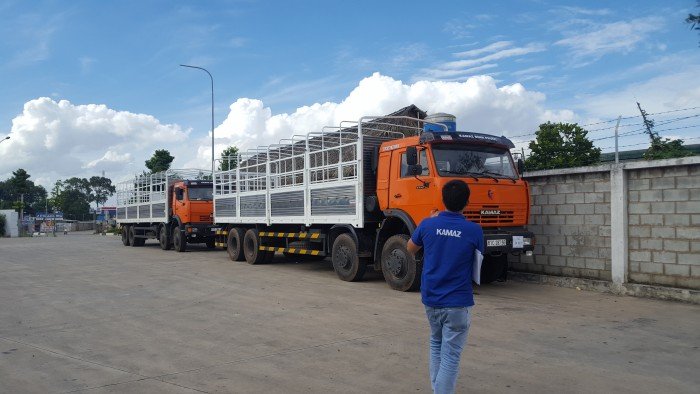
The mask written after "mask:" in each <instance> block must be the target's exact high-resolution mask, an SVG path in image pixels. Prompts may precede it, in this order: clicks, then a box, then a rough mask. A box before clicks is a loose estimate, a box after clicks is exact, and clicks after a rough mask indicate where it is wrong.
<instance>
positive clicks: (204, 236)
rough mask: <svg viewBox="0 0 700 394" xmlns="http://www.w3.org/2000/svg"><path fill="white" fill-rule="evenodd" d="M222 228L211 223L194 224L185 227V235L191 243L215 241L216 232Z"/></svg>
mask: <svg viewBox="0 0 700 394" xmlns="http://www.w3.org/2000/svg"><path fill="white" fill-rule="evenodd" d="M220 229H221V226H215V225H213V224H210V223H193V224H188V225H185V233H186V234H187V240H188V241H191V242H197V241H201V242H205V241H207V240H209V239H213V238H214V236H215V235H216V230H220Z"/></svg>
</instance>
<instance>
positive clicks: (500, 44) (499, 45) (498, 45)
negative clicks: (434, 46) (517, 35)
mask: <svg viewBox="0 0 700 394" xmlns="http://www.w3.org/2000/svg"><path fill="white" fill-rule="evenodd" d="M511 45H513V43H512V42H510V41H497V42H494V43H493V44H489V45H487V46H485V47H483V48H478V49H471V50H468V51H464V52H457V53H455V54H454V56H456V57H474V56H478V55H481V54H482V53H491V52H496V51H499V50H501V49H505V48H507V47H509V46H511Z"/></svg>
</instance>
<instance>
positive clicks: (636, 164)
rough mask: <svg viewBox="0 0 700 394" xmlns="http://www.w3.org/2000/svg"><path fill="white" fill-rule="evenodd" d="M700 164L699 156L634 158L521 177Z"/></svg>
mask: <svg viewBox="0 0 700 394" xmlns="http://www.w3.org/2000/svg"><path fill="white" fill-rule="evenodd" d="M694 164H700V156H689V157H678V158H675V159H662V160H635V161H623V162H621V163H620V164H615V163H606V164H597V165H592V166H587V167H573V168H558V169H555V170H540V171H530V172H525V173H523V178H525V179H528V178H537V177H545V176H554V175H569V174H588V173H596V172H610V171H612V170H614V169H620V168H621V169H623V170H639V169H646V168H659V167H674V166H687V165H694Z"/></svg>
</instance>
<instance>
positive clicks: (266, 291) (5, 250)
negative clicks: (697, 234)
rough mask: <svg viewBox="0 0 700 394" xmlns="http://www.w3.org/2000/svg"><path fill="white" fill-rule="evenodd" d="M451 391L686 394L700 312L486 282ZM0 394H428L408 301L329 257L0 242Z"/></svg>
mask: <svg viewBox="0 0 700 394" xmlns="http://www.w3.org/2000/svg"><path fill="white" fill-rule="evenodd" d="M476 299H477V303H478V306H477V307H476V308H475V310H474V318H473V323H472V330H471V332H470V336H469V345H468V346H467V349H466V352H465V354H464V358H463V362H462V372H461V377H460V381H459V391H460V392H467V391H469V392H478V393H502V392H526V391H527V392H543V393H559V392H591V393H592V392H635V393H637V392H649V393H652V392H655V393H658V392H664V393H670V392H678V393H681V392H687V393H691V392H693V393H696V392H697V389H698V387H700V374H698V371H700V350H699V349H698V348H699V346H700V306H697V305H686V304H680V303H672V302H664V301H654V300H648V299H637V298H620V297H615V296H612V295H607V294H600V293H592V292H585V291H576V290H572V289H564V288H557V287H549V286H542V285H534V284H524V283H517V282H509V283H505V284H496V285H490V286H482V287H481V288H480V289H479V294H478V295H477V297H476ZM0 301H1V302H2V304H0V305H1V306H0V392H3V393H24V392H29V393H46V392H55V393H62V392H83V391H84V392H91V393H92V392H96V393H104V392H120V393H137V392H138V393H141V392H144V393H190V392H237V393H249V392H265V393H296V392H343V393H345V392H350V393H353V392H357V393H361V392H392V393H394V392H429V391H430V390H429V385H428V377H427V343H426V342H427V330H428V328H427V323H426V321H425V317H424V312H423V309H422V306H421V304H420V301H419V295H418V294H416V293H399V292H395V291H392V290H390V289H389V287H388V286H387V285H386V284H385V283H384V282H383V280H382V278H381V276H377V275H375V276H372V277H371V278H370V279H369V280H367V281H365V282H361V283H346V282H342V281H340V280H338V279H337V278H336V277H335V274H334V273H333V271H332V269H331V268H330V266H329V264H328V263H322V262H314V263H294V262H293V261H291V260H286V259H284V258H281V257H278V259H277V260H276V261H275V263H273V264H269V265H261V266H250V265H247V264H245V263H233V262H231V261H229V260H228V259H227V257H226V254H225V253H224V252H221V251H208V250H204V249H201V248H197V250H196V251H192V252H188V253H181V254H178V253H175V252H172V251H170V252H164V251H162V250H160V249H159V248H158V247H157V246H156V244H155V243H153V241H150V242H149V243H148V244H147V245H146V246H145V247H142V248H127V247H123V246H122V245H121V243H120V240H119V238H117V237H109V236H108V237H102V236H94V235H87V234H82V235H81V234H76V233H74V234H70V235H68V236H65V237H64V236H59V237H57V238H42V239H39V238H33V239H0Z"/></svg>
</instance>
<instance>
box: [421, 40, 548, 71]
mask: <svg viewBox="0 0 700 394" xmlns="http://www.w3.org/2000/svg"><path fill="white" fill-rule="evenodd" d="M544 50H546V47H545V45H544V44H541V43H530V44H527V45H525V46H522V47H514V46H513V43H512V42H510V41H498V42H495V43H493V44H489V45H487V46H485V47H483V48H477V49H472V50H468V51H464V52H457V53H454V54H453V56H454V57H457V58H466V59H462V60H453V61H450V62H446V63H442V64H439V65H437V66H436V67H433V68H428V69H424V70H421V72H422V74H421V75H420V76H418V77H415V78H414V79H441V78H453V77H455V76H458V75H467V74H469V73H473V72H474V71H481V70H483V69H484V68H492V67H497V66H498V64H497V63H493V62H495V61H497V60H501V59H507V58H511V57H519V56H524V55H527V54H530V53H536V52H542V51H544ZM484 54H486V55H484ZM480 55H484V56H481V57H476V56H480Z"/></svg>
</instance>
